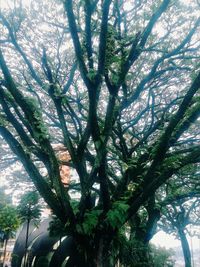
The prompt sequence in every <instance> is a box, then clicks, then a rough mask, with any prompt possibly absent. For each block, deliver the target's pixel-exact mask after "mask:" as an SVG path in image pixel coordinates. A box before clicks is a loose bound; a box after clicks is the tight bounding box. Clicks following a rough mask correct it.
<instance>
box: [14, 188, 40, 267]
mask: <svg viewBox="0 0 200 267" xmlns="http://www.w3.org/2000/svg"><path fill="white" fill-rule="evenodd" d="M18 213H19V216H20V218H21V220H22V222H26V225H27V226H26V227H27V228H26V239H25V252H24V265H23V266H24V267H26V266H28V237H29V226H30V222H31V221H34V223H36V225H37V223H38V222H39V219H40V216H41V206H40V204H39V196H38V194H37V192H35V191H32V192H31V191H30V192H27V193H25V194H24V195H23V196H22V197H21V200H20V203H19V205H18Z"/></svg>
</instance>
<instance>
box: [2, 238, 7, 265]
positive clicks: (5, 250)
mask: <svg viewBox="0 0 200 267" xmlns="http://www.w3.org/2000/svg"><path fill="white" fill-rule="evenodd" d="M7 244H8V238H6V239H5V244H4V252H3V267H4V265H5V260H6V252H7Z"/></svg>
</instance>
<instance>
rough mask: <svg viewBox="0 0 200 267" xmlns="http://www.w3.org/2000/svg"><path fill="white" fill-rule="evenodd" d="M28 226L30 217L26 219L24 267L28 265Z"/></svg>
mask: <svg viewBox="0 0 200 267" xmlns="http://www.w3.org/2000/svg"><path fill="white" fill-rule="evenodd" d="M29 226H30V219H28V220H27V227H26V241H25V252H24V267H27V266H28V255H27V252H28V235H29Z"/></svg>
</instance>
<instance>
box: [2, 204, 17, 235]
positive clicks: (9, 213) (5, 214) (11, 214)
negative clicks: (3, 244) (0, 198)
mask: <svg viewBox="0 0 200 267" xmlns="http://www.w3.org/2000/svg"><path fill="white" fill-rule="evenodd" d="M19 225H20V220H19V218H18V214H17V210H16V208H15V207H14V206H12V205H5V206H4V207H3V208H1V210H0V229H1V231H3V232H4V233H5V237H6V239H9V238H10V237H11V236H12V234H14V232H15V231H16V230H17V229H18V227H19Z"/></svg>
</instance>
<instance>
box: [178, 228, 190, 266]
mask: <svg viewBox="0 0 200 267" xmlns="http://www.w3.org/2000/svg"><path fill="white" fill-rule="evenodd" d="M178 233H179V237H180V239H181V246H182V250H183V255H184V260H185V267H192V265H191V253H190V247H189V244H188V241H187V238H186V235H185V233H184V230H183V229H179V230H178Z"/></svg>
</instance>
